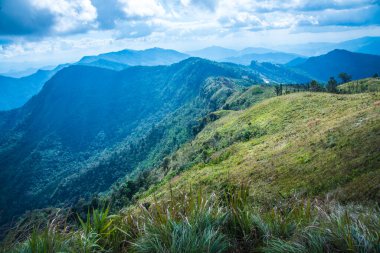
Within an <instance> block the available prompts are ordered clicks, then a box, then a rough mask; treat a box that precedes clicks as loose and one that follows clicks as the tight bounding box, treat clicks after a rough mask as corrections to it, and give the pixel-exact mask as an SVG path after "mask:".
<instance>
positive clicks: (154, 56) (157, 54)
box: [79, 48, 189, 66]
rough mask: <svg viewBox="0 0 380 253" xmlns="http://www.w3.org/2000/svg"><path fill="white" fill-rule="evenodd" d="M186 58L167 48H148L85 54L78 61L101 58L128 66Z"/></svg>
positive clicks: (81, 62) (87, 61)
mask: <svg viewBox="0 0 380 253" xmlns="http://www.w3.org/2000/svg"><path fill="white" fill-rule="evenodd" d="M186 58H189V56H188V55H186V54H183V53H180V52H177V51H175V50H169V49H162V48H150V49H146V50H141V51H139V50H130V49H126V50H122V51H118V52H111V53H105V54H100V55H97V56H85V57H83V58H82V59H81V60H80V61H79V64H89V63H93V62H96V61H99V60H103V61H107V62H115V63H120V64H125V65H130V66H156V65H169V64H173V63H176V62H179V61H182V60H184V59H186ZM98 63H99V62H98Z"/></svg>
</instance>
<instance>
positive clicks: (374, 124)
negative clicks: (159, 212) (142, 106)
mask: <svg viewBox="0 0 380 253" xmlns="http://www.w3.org/2000/svg"><path fill="white" fill-rule="evenodd" d="M378 101H380V96H379V94H378V93H374V94H371V93H366V94H356V95H332V94H326V93H296V94H291V95H287V96H282V97H276V98H271V99H268V100H265V101H264V102H262V103H259V104H257V105H255V106H253V107H251V108H249V109H247V110H244V111H238V112H232V113H229V114H227V115H226V116H225V117H222V118H221V119H219V120H217V121H215V122H213V123H211V124H209V125H208V126H207V127H206V128H205V129H204V130H203V131H202V132H201V133H200V134H198V136H197V137H196V139H195V140H194V141H192V142H191V143H189V144H187V145H185V146H184V147H182V148H181V149H180V150H179V151H178V152H176V153H175V154H174V155H173V156H172V157H171V162H170V164H169V166H168V167H169V168H171V171H172V172H171V173H168V176H166V177H165V178H163V179H162V181H161V184H160V185H159V186H155V187H154V188H152V189H151V191H148V194H146V195H145V197H147V198H146V199H148V200H149V199H151V196H153V194H155V195H158V196H163V195H166V194H167V192H168V188H169V185H170V186H171V187H173V188H174V189H175V190H183V189H188V187H189V185H192V186H194V187H204V188H205V189H209V190H210V191H213V190H218V189H220V188H222V187H224V186H226V185H231V184H232V185H236V184H239V183H240V182H242V181H250V182H251V187H252V190H254V191H255V194H256V195H257V197H259V198H262V199H267V198H272V197H276V196H279V195H280V196H290V195H293V194H294V193H298V194H301V195H303V196H308V197H313V196H324V195H325V194H332V195H333V196H334V197H336V198H337V199H338V200H341V201H355V200H360V201H365V200H375V199H379V197H380V193H379V187H378V186H379V185H380V171H379V168H380V159H379V158H380V155H379V152H378V146H379V144H380V137H379V132H380V122H379V119H380V118H379V113H380V107H379V102H378ZM357 187H359V188H360V189H362V191H358V190H357ZM146 199H144V200H143V201H146Z"/></svg>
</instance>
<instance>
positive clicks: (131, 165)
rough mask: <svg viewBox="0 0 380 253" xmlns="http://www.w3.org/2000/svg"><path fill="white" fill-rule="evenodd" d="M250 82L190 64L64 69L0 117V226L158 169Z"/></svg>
mask: <svg viewBox="0 0 380 253" xmlns="http://www.w3.org/2000/svg"><path fill="white" fill-rule="evenodd" d="M218 77H220V78H218ZM242 77H244V79H241V78H242ZM259 82H262V81H261V79H260V77H258V76H257V75H256V74H254V73H253V72H251V71H250V70H249V69H247V70H246V69H242V68H239V67H237V66H235V65H230V64H219V63H213V62H210V61H206V60H202V59H197V58H192V59H188V60H186V61H183V62H181V63H178V64H174V65H171V66H159V67H130V68H128V69H126V70H124V71H121V72H115V71H111V70H106V69H100V68H93V67H87V66H71V67H68V68H65V69H63V70H62V71H60V72H58V73H57V74H56V75H55V76H54V77H53V78H52V79H51V80H49V81H48V82H47V83H46V85H45V86H44V88H43V90H42V91H41V92H40V93H39V94H38V95H37V96H35V97H33V98H32V99H31V100H30V101H29V102H28V103H27V104H26V105H25V106H23V107H22V108H20V109H18V110H14V111H9V112H3V113H1V114H0V129H1V133H0V143H1V144H0V167H1V168H2V170H1V171H0V180H1V182H0V183H1V185H2V187H1V194H2V196H3V197H2V198H1V203H0V206H1V210H2V216H1V222H6V221H9V219H10V218H11V217H13V216H14V215H20V214H22V213H23V212H24V211H25V210H28V209H35V208H41V207H46V206H50V205H58V204H62V203H70V204H73V203H75V202H77V201H78V200H80V199H82V198H85V199H89V198H90V197H92V196H93V195H94V194H95V193H98V192H102V191H106V190H108V188H109V187H110V186H111V185H112V184H113V183H114V182H115V181H116V180H118V179H121V178H123V177H125V176H127V175H129V174H130V173H137V172H138V171H140V170H142V169H149V168H152V167H154V166H157V165H158V164H160V163H161V160H162V159H163V158H164V157H165V156H167V155H169V154H170V153H172V152H173V151H174V150H176V149H177V148H178V147H179V146H180V145H181V144H182V143H184V142H186V141H188V140H190V139H191V138H193V136H194V135H195V134H196V133H197V131H200V130H201V129H202V125H201V122H199V119H201V118H202V117H203V116H205V115H207V114H208V113H210V112H212V111H215V110H218V109H220V108H221V107H222V106H223V105H224V104H225V103H226V101H227V100H228V99H230V98H231V97H235V96H238V95H239V94H242V93H243V92H244V91H246V89H247V87H248V86H251V85H253V84H255V83H259ZM265 94H266V93H264V95H265ZM258 96H263V93H262V92H259V93H258ZM271 96H272V93H271ZM251 100H252V99H248V100H247V101H241V102H238V103H237V104H236V103H235V106H244V104H246V105H249V104H250V101H251ZM252 101H254V99H253V100H252ZM239 103H240V104H241V105H240V104H239ZM232 106H234V105H232ZM198 129H199V130H198ZM5 193H6V194H5Z"/></svg>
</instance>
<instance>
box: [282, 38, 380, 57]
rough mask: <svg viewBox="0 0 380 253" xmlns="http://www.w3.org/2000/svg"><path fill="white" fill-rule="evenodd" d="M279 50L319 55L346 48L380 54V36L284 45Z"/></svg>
mask: <svg viewBox="0 0 380 253" xmlns="http://www.w3.org/2000/svg"><path fill="white" fill-rule="evenodd" d="M278 49H279V50H282V51H286V52H293V53H296V54H301V55H307V56H317V55H321V54H326V53H328V52H330V51H332V50H334V49H344V50H348V51H352V52H357V53H367V54H376V55H380V37H363V38H358V39H354V40H348V41H343V42H340V43H325V42H322V43H319V42H318V43H307V44H298V45H284V46H280V47H278Z"/></svg>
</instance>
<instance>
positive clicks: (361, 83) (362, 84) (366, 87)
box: [338, 78, 380, 93]
mask: <svg viewBox="0 0 380 253" xmlns="http://www.w3.org/2000/svg"><path fill="white" fill-rule="evenodd" d="M338 91H339V92H341V93H361V92H379V91H380V78H366V79H361V80H355V81H351V82H349V83H345V84H342V85H340V86H338Z"/></svg>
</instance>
